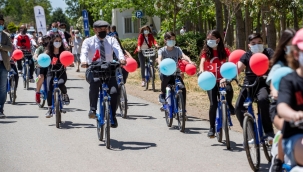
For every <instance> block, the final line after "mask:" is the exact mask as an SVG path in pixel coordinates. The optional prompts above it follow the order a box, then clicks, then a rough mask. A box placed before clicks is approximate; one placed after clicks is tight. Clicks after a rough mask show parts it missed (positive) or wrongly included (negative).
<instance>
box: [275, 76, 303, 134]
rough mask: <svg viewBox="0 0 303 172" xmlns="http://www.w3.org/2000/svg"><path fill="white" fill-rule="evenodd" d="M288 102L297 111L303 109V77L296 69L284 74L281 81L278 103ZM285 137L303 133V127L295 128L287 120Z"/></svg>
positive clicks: (284, 128) (284, 130) (284, 129)
mask: <svg viewBox="0 0 303 172" xmlns="http://www.w3.org/2000/svg"><path fill="white" fill-rule="evenodd" d="M280 103H286V104H287V105H289V106H290V107H291V108H292V109H293V110H295V111H303V78H302V77H300V76H299V75H298V74H297V72H296V71H294V72H292V73H290V74H288V75H286V76H284V77H283V78H282V79H281V81H280V86H279V96H278V105H279V104H280ZM282 133H283V138H285V139H287V138H290V137H291V136H294V135H296V134H303V129H299V128H296V127H295V128H293V127H291V126H290V123H289V122H287V121H285V122H284V126H283V130H282Z"/></svg>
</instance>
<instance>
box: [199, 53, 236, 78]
mask: <svg viewBox="0 0 303 172" xmlns="http://www.w3.org/2000/svg"><path fill="white" fill-rule="evenodd" d="M225 52H226V56H227V57H226V58H224V59H222V60H220V59H219V57H218V50H213V56H214V57H213V58H212V59H207V55H206V53H202V54H201V59H203V58H205V59H206V62H208V63H210V64H213V63H216V64H217V72H213V74H214V75H215V76H217V80H220V79H222V78H223V77H222V76H221V73H220V68H221V66H222V65H223V64H224V63H225V62H226V60H227V58H228V57H229V55H230V51H229V49H227V48H225Z"/></svg>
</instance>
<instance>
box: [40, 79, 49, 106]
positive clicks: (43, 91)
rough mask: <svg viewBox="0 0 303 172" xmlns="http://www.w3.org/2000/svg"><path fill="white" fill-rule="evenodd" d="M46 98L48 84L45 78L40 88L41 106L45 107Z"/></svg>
mask: <svg viewBox="0 0 303 172" xmlns="http://www.w3.org/2000/svg"><path fill="white" fill-rule="evenodd" d="M46 99H47V85H46V78H45V79H44V81H43V84H42V86H41V89H40V103H38V106H39V108H43V107H44V105H45V101H46Z"/></svg>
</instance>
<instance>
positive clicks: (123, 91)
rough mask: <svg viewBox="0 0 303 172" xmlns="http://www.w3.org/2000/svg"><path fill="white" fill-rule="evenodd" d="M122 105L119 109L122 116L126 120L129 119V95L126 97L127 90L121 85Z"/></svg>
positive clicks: (120, 104)
mask: <svg viewBox="0 0 303 172" xmlns="http://www.w3.org/2000/svg"><path fill="white" fill-rule="evenodd" d="M119 98H120V99H119V100H120V101H119V102H120V103H119V108H120V112H121V116H122V118H126V117H127V95H126V88H125V85H121V88H120V97H119Z"/></svg>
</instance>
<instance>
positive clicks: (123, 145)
mask: <svg viewBox="0 0 303 172" xmlns="http://www.w3.org/2000/svg"><path fill="white" fill-rule="evenodd" d="M110 145H111V149H112V150H115V151H119V150H143V149H148V148H150V147H156V146H157V144H156V143H147V142H123V141H117V140H114V139H111V140H110ZM99 146H105V144H99Z"/></svg>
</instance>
